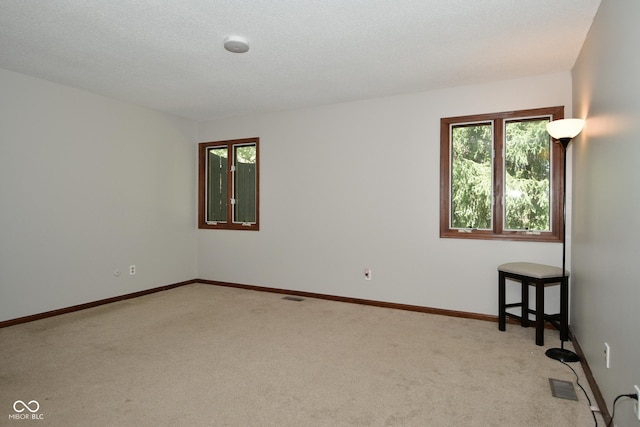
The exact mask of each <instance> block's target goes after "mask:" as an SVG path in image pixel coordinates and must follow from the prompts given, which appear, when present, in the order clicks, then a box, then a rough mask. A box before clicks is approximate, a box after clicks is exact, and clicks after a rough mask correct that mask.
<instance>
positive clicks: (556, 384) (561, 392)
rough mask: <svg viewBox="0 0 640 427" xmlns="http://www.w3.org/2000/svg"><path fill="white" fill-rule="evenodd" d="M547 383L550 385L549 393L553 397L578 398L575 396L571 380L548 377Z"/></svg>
mask: <svg viewBox="0 0 640 427" xmlns="http://www.w3.org/2000/svg"><path fill="white" fill-rule="evenodd" d="M549 385H550V386H551V394H552V395H553V397H557V398H560V399H568V400H578V396H576V390H575V388H573V383H572V382H569V381H562V380H554V379H553V378H549Z"/></svg>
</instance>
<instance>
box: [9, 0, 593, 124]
mask: <svg viewBox="0 0 640 427" xmlns="http://www.w3.org/2000/svg"><path fill="white" fill-rule="evenodd" d="M599 4H600V0H235V1H234V0H181V1H178V0H174V1H172V0H136V1H133V0H109V1H104V0H0V68H5V69H8V70H13V71H17V72H20V73H24V74H28V75H32V76H35V77H40V78H43V79H46V80H50V81H53V82H58V83H62V84H65V85H68V86H73V87H77V88H81V89H86V90H89V91H92V92H95V93H99V94H102V95H106V96H109V97H112V98H116V99H121V100H124V101H128V102H131V103H134V104H138V105H143V106H147V107H150V108H154V109H157V110H161V111H166V112H168V113H171V114H175V115H178V116H182V117H187V118H190V119H194V120H208V119H214V118H220V117H228V116H237V115H245V114H251V113H255V112H268V111H277V110H287V109H294V108H301V107H308V106H314V105H322V104H330V103H336V102H344V101H352V100H359V99H367V98H373V97H379V96H386V95H394V94H400V93H408V92H416V91H424V90H429V89H435V88H443V87H451V86H459V85H465V84H473V83H480V82H488V81H495V80H504V79H510V78H517V77H523V76H531V75H536V74H543V73H552V72H559V71H568V70H570V69H571V68H572V67H573V65H574V62H575V60H576V58H577V56H578V53H579V51H580V48H581V47H582V43H583V42H584V40H585V37H586V35H587V32H588V30H589V27H590V26H591V23H592V20H593V17H594V15H595V13H596V11H597V8H598V6H599ZM231 34H234V35H236V34H237V35H242V36H245V37H246V38H247V39H248V40H249V43H250V45H251V48H250V50H249V52H247V53H245V54H234V53H230V52H227V51H226V50H224V48H223V46H222V42H223V40H224V38H225V37H226V36H227V35H231Z"/></svg>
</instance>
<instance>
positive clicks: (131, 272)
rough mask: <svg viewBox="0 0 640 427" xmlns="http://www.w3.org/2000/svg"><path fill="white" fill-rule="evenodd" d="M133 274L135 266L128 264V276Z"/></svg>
mask: <svg viewBox="0 0 640 427" xmlns="http://www.w3.org/2000/svg"><path fill="white" fill-rule="evenodd" d="M134 274H136V266H135V265H130V266H129V276H133V275H134Z"/></svg>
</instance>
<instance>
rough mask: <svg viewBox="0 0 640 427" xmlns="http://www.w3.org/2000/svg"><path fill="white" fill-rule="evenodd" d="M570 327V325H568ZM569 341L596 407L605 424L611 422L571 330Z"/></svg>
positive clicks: (605, 403) (602, 398) (605, 404)
mask: <svg viewBox="0 0 640 427" xmlns="http://www.w3.org/2000/svg"><path fill="white" fill-rule="evenodd" d="M569 328H570V329H571V327H569ZM571 342H572V344H573V348H575V349H576V354H577V355H578V357H580V365H582V370H583V371H584V376H585V377H587V381H588V382H589V387H591V392H592V393H593V397H594V398H595V399H596V404H597V406H598V409H600V413H601V414H602V418H604V422H605V425H609V423H610V422H611V414H609V409H608V408H607V402H606V401H605V400H604V397H603V396H602V392H600V387H598V383H597V382H596V379H595V378H594V377H593V372H591V368H590V367H589V363H588V362H587V359H586V357H584V353H583V352H582V348H581V347H580V343H579V342H578V339H577V338H576V335H575V333H574V331H573V330H571Z"/></svg>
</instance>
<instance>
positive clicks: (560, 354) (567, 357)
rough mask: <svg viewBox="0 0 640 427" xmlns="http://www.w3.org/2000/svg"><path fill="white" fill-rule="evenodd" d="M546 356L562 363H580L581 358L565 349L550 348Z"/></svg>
mask: <svg viewBox="0 0 640 427" xmlns="http://www.w3.org/2000/svg"><path fill="white" fill-rule="evenodd" d="M544 354H546V355H547V357H549V358H551V359H555V360H558V361H560V362H579V361H580V357H579V356H578V355H577V354H575V353H574V352H573V351H571V350H566V349H564V348H550V349H549V350H547V351H546V352H545V353H544Z"/></svg>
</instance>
